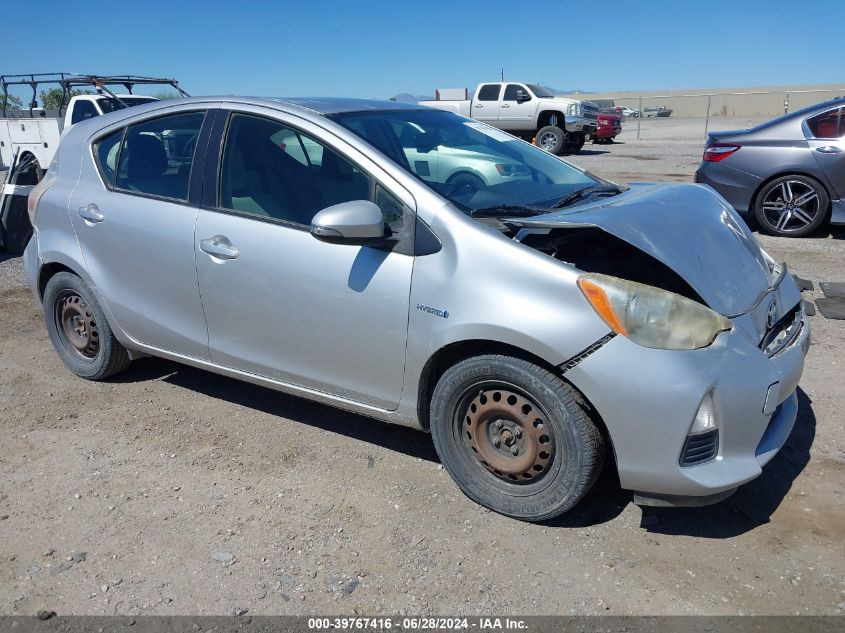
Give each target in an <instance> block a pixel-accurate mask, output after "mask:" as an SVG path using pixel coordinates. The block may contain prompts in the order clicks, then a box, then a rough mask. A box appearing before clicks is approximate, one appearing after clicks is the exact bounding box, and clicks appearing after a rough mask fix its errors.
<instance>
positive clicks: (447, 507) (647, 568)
mask: <svg viewBox="0 0 845 633" xmlns="http://www.w3.org/2000/svg"><path fill="white" fill-rule="evenodd" d="M620 140H621V141H624V143H623V144H617V145H612V146H601V145H596V146H587V147H585V150H586V152H585V153H584V154H582V155H580V156H577V157H573V158H572V160H573V162H576V163H578V164H581V165H584V166H585V167H587V168H589V169H591V170H593V171H595V172H597V173H599V174H602V175H605V176H608V177H610V178H615V179H618V180H622V181H627V180H689V179H690V178H691V174H692V170H693V169H694V168H695V166H696V165H697V164H698V160H699V159H700V152H701V144H700V142H695V141H686V142H678V143H674V144H667V143H666V142H665V141H661V142H655V141H642V142H639V143H637V142H636V141H633V140H631V139H630V138H622V137H621V138H620ZM599 152H601V153H599ZM843 238H845V231H841V230H840V231H837V232H835V233H833V234H832V235H831V234H828V235H823V236H819V237H817V238H813V239H804V240H784V239H773V238H768V237H762V238H761V240H762V242H763V243H764V245H765V248H767V249H768V250H769V252H770V253H772V255H774V256H775V258H777V259H780V260H786V261H787V262H788V263H789V266H790V268H791V270H792V271H793V272H796V273H798V274H800V275H802V276H803V277H806V278H808V279H811V280H814V281H815V282H816V285H817V284H818V281H819V280H839V281H842V280H845V265H843V262H845V241H843ZM806 296H807V298H812V297H813V296H815V295H814V293H806ZM0 310H2V323H3V327H2V329H0V446H2V450H0V613H2V614H33V613H35V612H36V611H38V610H40V609H52V610H55V611H57V612H58V613H59V614H132V615H134V614H158V615H174V614H231V613H233V612H236V613H240V612H243V611H244V610H246V611H247V612H248V613H251V614H270V613H275V614H279V613H281V614H309V613H323V614H324V613H332V614H353V613H361V614H379V613H382V614H388V613H390V614H400V615H401V614H428V613H437V614H458V613H460V614H467V615H471V614H481V613H483V614H490V613H508V614H843V613H845V548H843V542H845V497H843V482H845V433H843V431H845V428H843V427H845V416H843V414H842V410H843V407H845V387H843V368H845V361H843V358H845V336H843V335H844V334H845V322H843V321H828V320H826V319H825V318H824V317H822V316H821V315H816V316H814V317H812V319H811V325H812V328H813V337H814V340H813V345H812V347H811V348H810V352H809V356H808V359H807V365H806V370H805V373H804V378H803V380H802V383H801V392H800V407H801V408H800V417H799V420H798V422H797V424H796V427H795V429H794V431H793V433H792V435H791V437H790V439H789V441H788V443H787V445H786V447H785V448H784V450H783V451H782V452H781V453H780V454H779V455H778V456H777V457H776V458H775V459H774V460H773V461H772V462H771V463H770V464H769V465H768V466H767V467H766V468H765V470H764V473H763V475H762V476H761V477H760V478H758V479H757V480H755V481H754V482H752V483H750V484H748V485H746V486H744V487H743V488H741V489H740V490H739V491H738V492H737V493H736V494H735V495H734V496H732V497H731V498H729V499H728V500H726V501H724V502H722V503H720V504H718V505H716V506H711V507H708V508H701V509H688V510H669V509H666V510H655V509H641V508H639V507H637V506H635V505H634V504H633V503H632V501H631V495H630V494H629V493H627V492H625V491H623V490H621V489H620V488H619V485H618V482H617V481H616V480H615V476H614V473H613V471H612V469H606V471H605V473H604V475H603V477H602V478H601V479H600V481H599V483H598V484H597V486H596V487H595V488H594V489H593V491H592V492H591V493H590V494H589V495H588V497H587V498H586V499H585V500H584V501H583V502H582V503H581V504H580V505H579V506H578V507H577V508H576V509H575V510H573V511H572V512H571V513H569V514H568V515H566V516H565V517H563V518H561V519H559V520H556V521H553V522H551V523H548V524H546V525H531V524H526V523H520V522H518V521H514V520H512V519H508V518H505V517H502V516H499V515H496V514H493V513H491V512H489V511H486V510H484V509H482V508H481V507H479V506H477V505H475V504H473V503H472V502H470V501H469V500H468V499H466V498H465V497H464V496H463V495H462V494H461V493H460V492H459V491H458V490H457V488H456V487H455V485H454V484H453V483H452V481H451V480H450V479H449V477H448V475H447V474H446V472H445V471H444V470H443V469H442V468H441V466H440V464H439V463H438V459H437V456H436V454H435V452H434V449H433V447H432V444H431V441H430V438H429V436H427V435H425V434H423V433H419V432H416V431H413V430H409V429H404V428H400V427H391V426H386V425H383V424H380V423H378V422H374V421H371V420H368V419H366V418H362V417H359V416H356V415H352V414H348V413H344V412H340V411H337V410H334V409H331V408H327V407H325V406H320V405H316V404H312V403H309V402H307V401H305V400H301V399H298V398H294V397H289V396H285V395H282V394H278V393H275V392H273V391H269V390H266V389H263V388H260V387H255V386H252V385H248V384H244V383H239V382H236V381H234V380H230V379H227V378H223V377H219V376H216V375H213V374H209V373H205V372H202V371H199V370H196V369H191V368H188V367H183V366H180V365H177V364H174V363H171V362H166V361H162V360H156V359H144V360H142V361H138V362H136V363H134V364H133V366H132V367H131V368H130V370H129V371H128V372H126V373H125V374H123V375H121V376H120V377H118V378H116V379H114V380H111V381H109V382H106V383H89V382H86V381H83V380H80V379H77V378H74V377H73V376H72V375H71V374H70V373H69V371H67V370H66V369H65V368H64V366H63V365H62V364H61V363H60V362H59V360H58V358H57V356H56V354H55V353H54V352H53V350H52V348H51V346H50V343H49V341H48V339H47V335H46V333H45V330H44V326H43V324H42V321H41V315H40V312H39V308H38V306H37V305H36V303H35V302H34V301H33V299H32V297H31V296H30V294H29V292H28V290H27V289H26V288H25V284H24V280H23V275H22V271H21V265H20V260H19V259H17V258H13V259H6V260H4V261H2V262H0Z"/></svg>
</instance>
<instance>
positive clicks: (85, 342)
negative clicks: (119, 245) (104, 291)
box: [43, 272, 131, 380]
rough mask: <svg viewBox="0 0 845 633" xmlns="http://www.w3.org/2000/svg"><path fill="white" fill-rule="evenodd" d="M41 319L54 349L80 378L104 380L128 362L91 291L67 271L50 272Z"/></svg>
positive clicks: (120, 369) (126, 354) (124, 366)
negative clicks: (51, 274)
mask: <svg viewBox="0 0 845 633" xmlns="http://www.w3.org/2000/svg"><path fill="white" fill-rule="evenodd" d="M43 305H44V323H45V325H46V326H47V333H48V334H49V336H50V341H51V342H52V343H53V347H54V348H55V350H56V353H57V354H58V355H59V357H60V358H61V359H62V361H63V362H64V364H65V365H67V367H68V369H70V370H71V371H72V372H73V373H74V374H76V375H77V376H79V377H80V378H85V379H87V380H103V379H104V378H108V377H109V376H113V375H115V374H117V373H119V372H121V371H123V370H124V369H126V368H127V367H128V366H129V363H130V362H131V360H130V358H129V354H128V353H127V351H126V349H125V348H124V347H123V346H122V345H121V344H120V343H119V342H118V340H117V339H116V338H115V336H114V333H113V332H112V330H111V327H109V323H108V321H107V320H106V317H105V315H104V314H103V310H102V308H101V307H100V304H99V303H98V302H97V299H96V297H95V296H94V293H93V292H92V291H91V289H90V288H89V287H88V284H86V283H85V282H84V281H83V280H82V279H80V278H79V277H77V276H76V275H73V274H71V273H67V272H60V273H56V274H55V275H53V277H51V278H50V280H49V281H48V282H47V286H46V287H45V289H44V300H43Z"/></svg>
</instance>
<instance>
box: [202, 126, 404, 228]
mask: <svg viewBox="0 0 845 633" xmlns="http://www.w3.org/2000/svg"><path fill="white" fill-rule="evenodd" d="M379 192H381V193H379ZM374 196H375V198H374ZM353 200H374V201H375V203H376V204H377V205H379V207H380V208H381V209H382V212H383V213H384V214H385V224H386V225H387V226H389V227H390V228H391V230H392V231H393V232H394V233H395V232H398V230H399V229H400V228H401V226H402V222H403V212H402V210H401V205H399V207H400V208H399V209H398V210H397V208H396V204H398V203H396V202H395V199H394V198H392V196H389V194H386V192H384V191H383V190H382V189H381V187H374V182H373V180H372V179H371V178H370V177H369V176H368V175H367V174H365V173H364V172H363V171H362V170H361V169H360V168H358V166H357V165H355V164H353V163H352V162H350V161H349V160H347V159H346V158H344V157H343V156H341V155H340V154H339V153H338V152H336V151H335V150H333V149H331V148H329V147H327V146H325V145H323V144H322V143H320V142H319V141H317V140H315V139H313V138H311V137H310V136H307V135H306V134H303V133H302V132H300V131H298V130H295V129H293V128H291V127H288V126H286V125H284V124H283V123H281V122H279V121H275V120H272V119H267V118H264V117H259V116H254V115H250V114H240V113H236V114H233V115H232V116H231V119H230V121H229V126H228V129H227V131H226V140H225V143H224V146H223V160H222V163H221V166H220V191H219V203H218V206H219V207H221V208H223V209H231V210H233V211H239V212H241V213H248V214H250V215H255V216H259V217H266V218H271V219H275V220H281V221H284V222H291V223H294V224H299V225H303V226H309V225H310V224H311V220H312V218H313V217H314V216H315V215H316V214H317V212H318V211H320V210H322V209H325V208H326V207H330V206H332V205H335V204H340V203H341V202H351V201H353Z"/></svg>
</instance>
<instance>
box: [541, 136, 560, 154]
mask: <svg viewBox="0 0 845 633" xmlns="http://www.w3.org/2000/svg"><path fill="white" fill-rule="evenodd" d="M556 143H557V138H556V137H555V135H554V134H552V133H551V132H546V133H545V134H543V136H541V137H540V147H542V148H543V149H544V150H546V151H549V152H550V151H552V150H553V149H554V147H555V144H556Z"/></svg>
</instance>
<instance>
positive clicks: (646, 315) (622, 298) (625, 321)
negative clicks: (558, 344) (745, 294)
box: [578, 273, 731, 349]
mask: <svg viewBox="0 0 845 633" xmlns="http://www.w3.org/2000/svg"><path fill="white" fill-rule="evenodd" d="M578 287H579V288H580V289H581V292H583V293H584V296H585V297H586V298H587V301H589V302H590V305H592V306H593V308H594V309H595V311H596V312H598V313H599V316H601V318H602V319H604V321H605V323H607V325H608V326H610V328H611V329H612V330H613V331H614V332H616V333H618V334H622V335H623V336H627V337H628V338H629V339H631V340H632V341H634V343H637V344H638V345H642V346H643V347H651V348H655V349H699V348H701V347H707V346H708V345H710V344H711V343H712V342H713V341H714V339H715V338H716V336H717V335H718V334H719V332H724V331H727V330H730V329H731V322H730V321H729V320H728V319H726V318H725V317H723V316H722V315H721V314H717V313H716V312H714V311H713V310H711V309H710V308H708V307H706V306H703V305H701V304H700V303H697V302H695V301H692V300H690V299H687V298H686V297H682V296H681V295H679V294H675V293H674V292H668V291H666V290H661V289H660V288H655V287H654V286H647V285H645V284H640V283H636V282H633V281H627V280H625V279H619V278H617V277H611V276H609V275H599V274H592V273H590V274H586V275H582V276H581V277H579V279H578Z"/></svg>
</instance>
